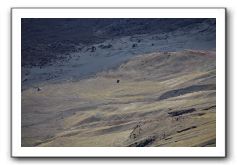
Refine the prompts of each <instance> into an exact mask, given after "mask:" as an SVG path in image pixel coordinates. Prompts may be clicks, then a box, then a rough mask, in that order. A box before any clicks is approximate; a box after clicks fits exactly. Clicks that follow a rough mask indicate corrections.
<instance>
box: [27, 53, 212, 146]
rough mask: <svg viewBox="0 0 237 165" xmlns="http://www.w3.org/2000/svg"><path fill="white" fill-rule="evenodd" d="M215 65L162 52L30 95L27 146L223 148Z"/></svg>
mask: <svg viewBox="0 0 237 165" xmlns="http://www.w3.org/2000/svg"><path fill="white" fill-rule="evenodd" d="M215 59H216V54H215V52H212V51H193V50H186V51H182V52H171V53H169V52H163V53H161V52H155V53H150V54H143V55H139V56H136V57H133V58H132V59H131V60H129V61H127V62H125V63H123V64H122V65H120V66H119V67H118V68H116V69H112V70H107V71H103V72H100V73H97V74H96V75H95V76H93V77H91V78H87V79H83V80H79V81H75V82H63V83H55V84H50V83H49V84H44V85H42V86H40V88H39V89H37V88H29V89H27V90H24V91H22V146H42V147H43V146H57V147H59V146H65V147H66V146H70V147H77V146H85V147H87V146H91V147H94V146H98V147H99V146H104V147H109V146H111V147H114V146H118V147H119V146H131V147H142V146H147V147H148V146H157V147H158V146H159V147H163V146H164V147H167V146H179V147H181V146H182V147H184V146H215V144H216V77H215V76H216V65H215V61H216V60H215ZM118 80H119V82H118Z"/></svg>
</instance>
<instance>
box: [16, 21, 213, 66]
mask: <svg viewBox="0 0 237 165" xmlns="http://www.w3.org/2000/svg"><path fill="white" fill-rule="evenodd" d="M201 22H207V24H209V25H210V27H212V28H213V30H215V19H172V18H170V19H147V18H146V19H134V18H133V19H122V18H121V19H109V18H108V19H103V18H102V19H98V18H90V19H65V18H62V19H60V18H58V19H55V18H53V19H52V18H48V19H47V18H24V19H22V27H21V29H22V65H23V66H25V65H28V66H29V65H30V66H42V65H45V64H47V63H49V62H50V61H51V60H52V59H54V58H55V57H56V56H57V54H62V55H63V56H61V57H62V58H66V56H67V55H68V53H71V52H76V51H78V49H80V47H78V45H81V47H83V46H85V45H90V44H94V43H99V42H103V41H105V40H107V39H114V38H118V37H123V36H133V35H139V34H154V33H156V34H158V33H166V32H170V31H174V30H177V29H179V28H184V27H190V28H192V26H194V27H195V24H197V23H201Z"/></svg>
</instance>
